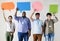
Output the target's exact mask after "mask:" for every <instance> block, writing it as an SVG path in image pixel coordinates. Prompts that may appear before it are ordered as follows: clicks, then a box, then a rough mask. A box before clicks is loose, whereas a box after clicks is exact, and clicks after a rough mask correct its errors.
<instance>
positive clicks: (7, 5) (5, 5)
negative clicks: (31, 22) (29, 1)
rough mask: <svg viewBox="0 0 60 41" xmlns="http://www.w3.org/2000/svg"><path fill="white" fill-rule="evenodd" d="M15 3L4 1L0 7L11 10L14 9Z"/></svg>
mask: <svg viewBox="0 0 60 41" xmlns="http://www.w3.org/2000/svg"><path fill="white" fill-rule="evenodd" d="M14 7H15V5H14V3H13V2H4V3H2V4H1V8H4V9H5V10H11V9H14Z"/></svg>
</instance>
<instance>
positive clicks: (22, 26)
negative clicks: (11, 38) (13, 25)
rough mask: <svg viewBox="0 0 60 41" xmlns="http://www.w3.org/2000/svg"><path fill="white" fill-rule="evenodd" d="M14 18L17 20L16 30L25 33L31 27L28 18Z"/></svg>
mask: <svg viewBox="0 0 60 41" xmlns="http://www.w3.org/2000/svg"><path fill="white" fill-rule="evenodd" d="M15 19H16V20H17V21H18V32H21V33H27V32H28V30H29V29H31V22H30V20H29V18H27V17H26V18H23V17H17V16H15Z"/></svg>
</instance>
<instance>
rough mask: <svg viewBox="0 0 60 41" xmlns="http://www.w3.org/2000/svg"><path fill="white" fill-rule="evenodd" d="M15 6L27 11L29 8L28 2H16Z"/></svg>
mask: <svg viewBox="0 0 60 41" xmlns="http://www.w3.org/2000/svg"><path fill="white" fill-rule="evenodd" d="M17 8H18V10H19V11H21V12H22V11H29V10H30V9H31V7H30V2H17Z"/></svg>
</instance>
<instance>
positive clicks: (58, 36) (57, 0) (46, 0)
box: [0, 0, 60, 41]
mask: <svg viewBox="0 0 60 41" xmlns="http://www.w3.org/2000/svg"><path fill="white" fill-rule="evenodd" d="M6 1H8V2H10V1H12V2H14V3H15V8H16V2H31V3H33V2H35V1H40V2H42V3H43V5H44V8H43V10H42V11H40V13H41V20H43V21H44V20H45V19H46V13H47V12H49V5H50V4H58V6H59V9H58V13H57V14H56V16H57V17H58V19H59V18H60V0H0V41H6V39H5V32H6V25H5V21H4V18H3V15H2V13H3V12H2V10H1V3H2V2H6ZM26 12H27V17H29V16H30V15H31V13H32V12H33V9H31V10H30V11H26ZM14 13H15V9H13V10H11V11H8V10H5V15H6V18H7V17H8V16H9V15H12V16H14ZM20 13H21V12H19V11H18V16H21V14H20ZM34 18H35V16H34ZM52 18H54V17H52ZM13 21H14V22H15V24H16V31H15V34H14V39H13V41H18V37H17V25H18V23H17V21H15V20H14V19H13ZM32 33H33V26H32ZM54 40H55V41H60V19H59V21H58V22H57V23H56V24H55V39H54ZM29 41H33V38H32V34H31V37H30V38H29ZM42 41H45V40H44V36H43V38H42Z"/></svg>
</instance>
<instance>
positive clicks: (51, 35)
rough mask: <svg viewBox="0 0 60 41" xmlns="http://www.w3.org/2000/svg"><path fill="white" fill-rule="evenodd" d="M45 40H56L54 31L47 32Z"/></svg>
mask: <svg viewBox="0 0 60 41" xmlns="http://www.w3.org/2000/svg"><path fill="white" fill-rule="evenodd" d="M45 41H54V33H49V34H45Z"/></svg>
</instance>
